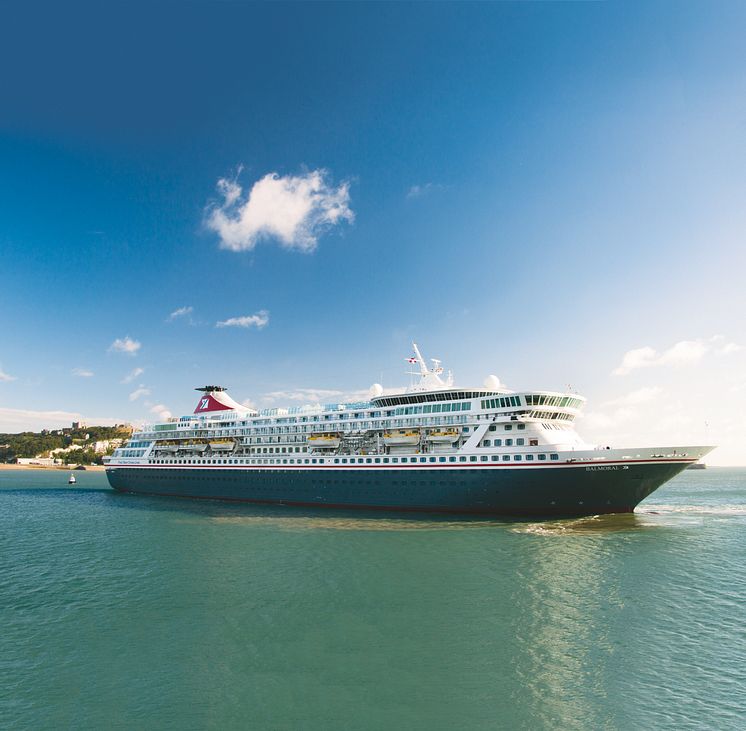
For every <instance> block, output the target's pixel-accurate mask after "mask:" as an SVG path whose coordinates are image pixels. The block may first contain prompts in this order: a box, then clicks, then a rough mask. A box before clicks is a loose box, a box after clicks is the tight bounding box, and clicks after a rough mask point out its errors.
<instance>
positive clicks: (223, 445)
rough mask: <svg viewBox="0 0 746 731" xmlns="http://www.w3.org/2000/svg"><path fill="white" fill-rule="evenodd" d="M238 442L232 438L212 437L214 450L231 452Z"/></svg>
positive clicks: (211, 442) (211, 446) (211, 444)
mask: <svg viewBox="0 0 746 731" xmlns="http://www.w3.org/2000/svg"><path fill="white" fill-rule="evenodd" d="M235 446H236V443H235V442H234V441H233V440H232V439H212V440H210V449H211V450H212V451H213V452H230V451H231V450H232V449H233V447H235Z"/></svg>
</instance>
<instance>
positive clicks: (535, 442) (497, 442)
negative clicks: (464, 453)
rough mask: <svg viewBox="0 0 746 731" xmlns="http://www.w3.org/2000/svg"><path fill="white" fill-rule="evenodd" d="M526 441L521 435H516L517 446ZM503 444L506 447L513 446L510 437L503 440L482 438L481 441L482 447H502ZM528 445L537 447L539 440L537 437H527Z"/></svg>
mask: <svg viewBox="0 0 746 731" xmlns="http://www.w3.org/2000/svg"><path fill="white" fill-rule="evenodd" d="M525 443H526V440H525V439H524V438H523V437H518V439H516V440H515V444H516V446H517V447H522V446H523V445H524V444H525ZM503 444H505V446H506V447H512V446H513V440H512V439H506V440H505V441H504V442H503V440H502V439H491V440H490V439H484V440H483V441H482V446H483V447H502V446H503ZM528 446H529V447H538V446H539V440H538V439H529V440H528Z"/></svg>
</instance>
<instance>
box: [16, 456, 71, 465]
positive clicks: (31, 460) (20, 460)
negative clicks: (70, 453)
mask: <svg viewBox="0 0 746 731" xmlns="http://www.w3.org/2000/svg"><path fill="white" fill-rule="evenodd" d="M15 462H16V464H20V465H35V466H37V467H54V466H55V465H60V464H62V460H61V459H54V458H53V457H17V458H16V460H15Z"/></svg>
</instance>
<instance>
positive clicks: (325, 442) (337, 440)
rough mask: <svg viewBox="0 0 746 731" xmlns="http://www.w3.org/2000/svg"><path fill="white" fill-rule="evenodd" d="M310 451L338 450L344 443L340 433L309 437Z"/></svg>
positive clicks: (310, 435)
mask: <svg viewBox="0 0 746 731" xmlns="http://www.w3.org/2000/svg"><path fill="white" fill-rule="evenodd" d="M307 441H308V446H309V448H310V449H337V447H339V445H340V444H341V442H342V439H341V437H340V434H339V433H338V432H316V433H315V434H309V435H308V440H307Z"/></svg>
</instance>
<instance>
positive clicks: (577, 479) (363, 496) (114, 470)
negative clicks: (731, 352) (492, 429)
mask: <svg viewBox="0 0 746 731" xmlns="http://www.w3.org/2000/svg"><path fill="white" fill-rule="evenodd" d="M690 462H691V460H690V461H665V460H661V461H657V462H640V463H627V464H616V465H604V466H603V467H596V466H587V465H582V464H579V465H574V464H573V465H566V464H562V465H553V466H551V467H550V466H547V467H541V468H526V467H512V466H511V467H502V466H499V467H491V466H490V467H481V466H479V467H477V466H475V467H469V468H466V467H465V468H463V469H461V468H455V469H454V468H448V469H445V468H429V469H419V468H409V469H401V468H399V469H381V468H377V469H376V468H373V469H372V468H361V469H355V468H344V469H340V468H334V467H329V468H325V467H317V468H302V469H286V468H277V469H272V468H265V467H250V468H249V467H246V468H244V467H213V466H210V467H208V466H204V467H176V466H174V467H161V466H158V467H156V466H152V467H151V466H142V467H137V466H117V467H110V468H108V469H107V477H108V478H109V483H110V484H111V486H112V487H113V488H114V489H116V490H119V491H121V492H130V493H141V494H147V495H166V496H173V497H187V498H201V499H213V500H231V501H243V502H252V503H268V504H280V505H304V506H324V507H335V508H357V509H360V508H364V509H378V510H396V511H399V510H414V511H421V512H433V513H436V512H437V513H463V514H483V515H513V516H517V515H523V516H542V515H567V516H576V515H597V514H600V513H629V512H631V511H632V510H634V508H635V506H636V505H637V504H638V503H639V502H640V501H641V500H643V499H644V498H646V497H647V496H648V495H650V493H651V492H653V491H654V490H655V489H657V488H658V487H660V486H661V485H662V484H663V483H664V482H667V481H668V480H670V479H671V478H672V477H673V476H674V475H676V474H677V473H678V472H681V470H683V469H685V468H686V467H687V465H688V464H689V463H690Z"/></svg>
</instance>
